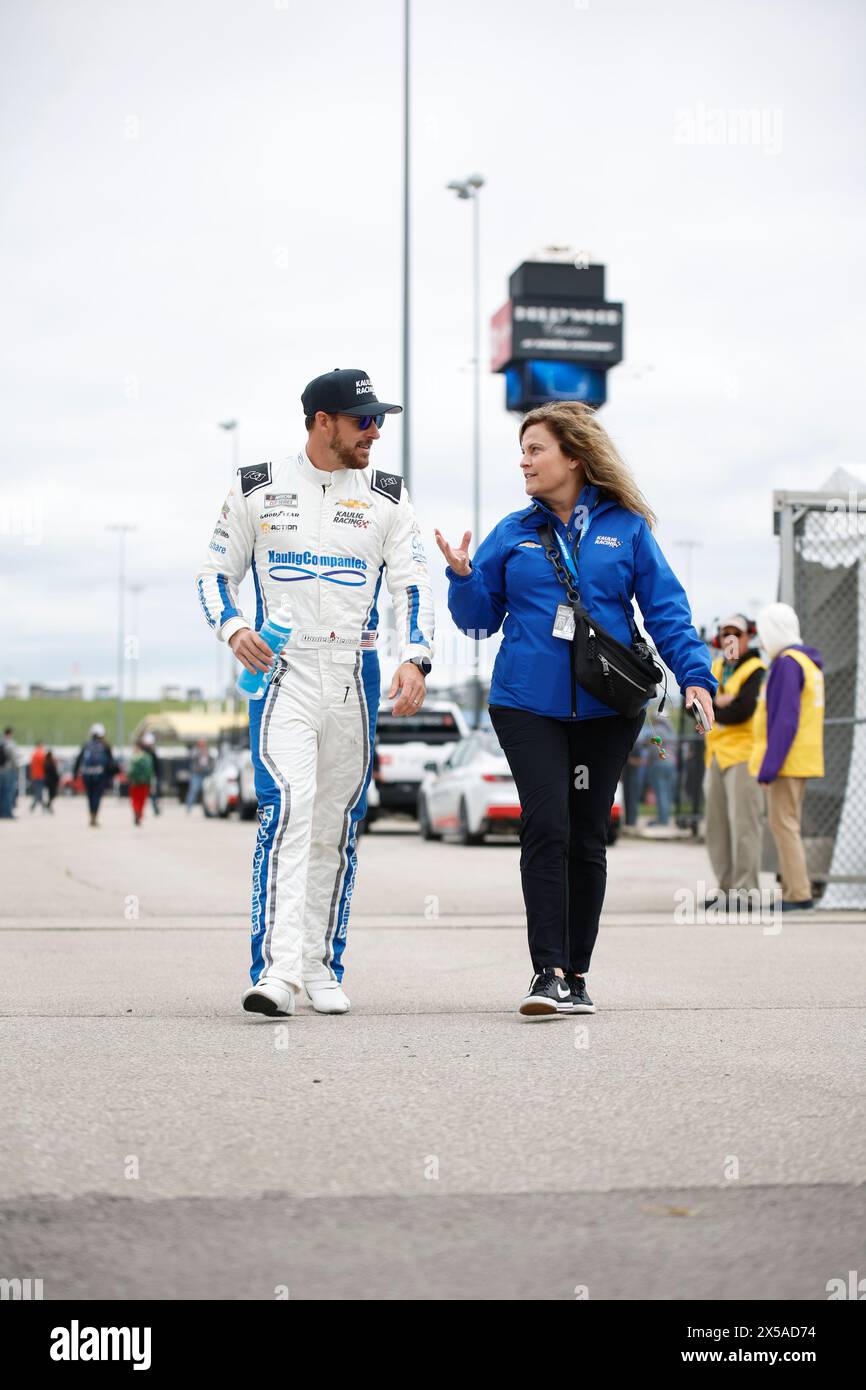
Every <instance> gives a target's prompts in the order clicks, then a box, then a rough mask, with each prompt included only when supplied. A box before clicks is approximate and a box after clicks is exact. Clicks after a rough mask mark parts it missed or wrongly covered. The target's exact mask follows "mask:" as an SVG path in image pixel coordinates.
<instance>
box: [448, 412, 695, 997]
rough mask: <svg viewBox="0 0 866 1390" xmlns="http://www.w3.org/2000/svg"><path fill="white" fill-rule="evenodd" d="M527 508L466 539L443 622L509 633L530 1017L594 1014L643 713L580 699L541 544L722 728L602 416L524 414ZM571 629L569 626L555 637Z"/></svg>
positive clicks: (599, 612)
mask: <svg viewBox="0 0 866 1390" xmlns="http://www.w3.org/2000/svg"><path fill="white" fill-rule="evenodd" d="M520 442H521V446H522V450H523V457H522V458H521V461H520V467H521V470H522V472H523V477H524V483H525V487H526V493H527V496H528V497H529V498H530V505H529V506H528V507H524V508H523V510H522V511H518V512H512V513H511V514H510V515H509V516H506V517H505V518H504V519H503V520H502V521H500V522H499V524H498V525H497V526H495V527H494V529H493V530H492V531H491V533H490V535H489V536H488V537H487V538H486V540H485V541H483V542H482V544H481V545H480V546H479V548H478V550H477V552H476V554H475V556H474V559H473V560H472V561H470V559H469V549H468V547H469V541H470V539H471V533H470V532H468V531H467V532H466V534H465V535H464V537H463V540H462V542H461V544H460V546H459V547H458V548H457V549H452V548H451V546H450V545H449V544H448V542H447V541H446V540H445V539H444V537H443V536H442V535H441V533H440V532H439V531H437V532H436V541H437V544H438V545H439V549H440V550H441V551H442V553H443V555H444V556H445V558H446V559H447V561H448V568H447V570H446V573H447V575H448V579H449V593H448V607H449V608H450V610H451V616H452V617H453V619H454V621H455V623H456V624H457V626H458V627H459V628H460V629H461V631H462V632H465V633H467V634H468V635H469V636H474V637H487V636H490V635H491V634H492V633H494V632H498V631H499V629H500V628H502V629H503V642H502V645H501V647H500V649H499V652H498V653H497V656H496V663H495V666H494V668H493V680H492V682H491V687H490V718H491V720H492V723H493V727H494V729H495V730H496V734H497V737H498V738H499V742H500V743H501V745H502V748H503V750H504V752H505V755H506V757H507V759H508V762H509V765H510V767H511V771H512V773H513V775H514V780H515V783H516V785H517V791H518V794H519V796H520V804H521V807H522V818H521V832H520V847H521V854H520V873H521V880H522V884H523V898H524V902H525V904H526V917H527V926H528V930H529V952H530V955H531V957H532V967H533V971H534V974H533V978H532V982H531V984H530V987H529V992H528V994H527V995H526V997H525V998H524V999H523V1001H522V1003H521V1005H520V1012H521V1013H523V1014H554V1013H594V1012H595V1006H594V1005H593V1003H592V1000H591V999H590V997H589V995H588V994H587V992H586V981H585V975H586V972H587V971H588V969H589V963H590V958H591V956H592V949H593V946H594V945H595V939H596V937H597V935H598V921H599V917H600V915H601V908H602V903H603V902H604V893H605V886H606V881H607V827H608V818H609V815H610V808H611V805H612V802H613V798H614V794H615V792H616V785H617V782H618V781H619V777H620V773H621V772H622V769H623V765H624V764H625V761H626V758H627V757H628V755H629V752H630V751H631V748H632V746H633V744H634V742H635V740H636V738H637V736H638V733H639V732H640V729H641V726H642V724H643V721H644V718H645V716H646V708H644V709H643V710H642V711H641V712H640V713H639V714H638V715H637V716H636V717H635V718H632V719H630V718H626V717H625V716H624V715H621V714H619V713H618V712H617V711H616V710H613V709H611V708H610V706H608V705H605V704H602V702H601V701H600V700H598V699H596V698H595V697H594V696H592V695H590V694H589V693H588V692H587V691H585V690H584V689H583V688H582V687H581V686H580V685H578V684H576V682H575V679H574V674H573V666H572V660H571V646H570V642H569V640H568V639H567V638H566V639H565V640H563V638H562V637H561V636H555V635H554V631H553V629H554V621H555V619H556V617H557V610H558V608H559V606H560V605H561V604H564V603H566V602H567V600H566V594H565V590H564V588H563V587H562V585H561V583H560V581H559V580H558V579H557V576H556V573H555V571H554V568H553V566H552V565H551V563H550V561H549V559H548V557H547V554H546V552H545V549H544V547H543V545H542V543H541V540H540V539H539V535H538V531H539V528H540V527H542V526H544V525H545V523H549V524H550V525H551V526H552V528H553V530H554V532H555V534H556V535H557V537H558V539H559V542H560V549H561V550H562V551H563V558H564V559H565V561H566V563H567V564H568V565H569V568H570V569H571V570H572V578H573V579H576V580H577V582H576V584H575V587H576V588H577V590H578V591H579V593H580V597H581V600H582V602H583V605H584V607H585V608H586V609H587V611H588V612H589V613H590V615H591V616H592V617H594V618H595V619H596V620H597V621H598V623H599V624H600V625H601V626H602V627H605V628H607V630H608V632H610V633H611V634H612V635H613V636H614V637H616V638H618V639H619V640H620V641H621V642H623V643H624V644H625V645H626V646H630V645H631V637H630V632H629V625H628V620H627V618H626V609H625V606H624V605H627V608H628V611H629V612H632V605H631V600H632V598H633V597H636V598H637V601H638V604H639V605H640V610H641V614H642V615H643V619H644V622H645V624H646V627H647V629H648V631H649V633H650V635H651V636H652V638H653V640H654V642H655V644H656V647H657V649H658V651H659V653H660V655H661V656H662V658H663V659H664V661H665V662H666V663H667V665H668V666H669V667H670V669H671V670H672V671H673V672H674V675H675V676H676V679H677V682H678V683H679V685H680V688H681V690H682V692H683V695H684V696H685V700H686V703H687V704H691V703H692V702H693V701H694V700H697V701H698V702H699V703H700V704H701V705H702V707H703V709H704V712H705V713H706V716H707V720H708V722H709V723H710V725H711V724H712V722H713V707H712V695H713V694H714V693H715V690H716V685H717V682H716V680H715V678H714V677H713V675H712V672H711V667H710V658H709V654H708V652H707V649H706V646H705V645H704V643H703V642H702V641H701V639H700V638H699V637H698V634H697V633H696V631H695V629H694V627H693V625H692V618H691V611H690V609H689V603H688V599H687V598H686V594H685V591H684V589H683V587H682V585H681V584H680V582H679V580H678V579H677V577H676V575H675V574H674V572H673V570H672V569H671V567H670V565H669V564H668V563H667V561H666V559H665V557H664V555H663V554H662V552H661V550H660V549H659V546H658V544H657V542H656V540H655V538H654V536H653V534H652V527H653V525H654V523H655V517H654V515H653V513H652V511H651V510H650V508H649V506H648V504H647V502H646V500H645V499H644V497H643V496H642V494H641V493H640V491H639V490H638V487H637V485H636V484H635V481H634V479H633V478H632V476H631V473H630V472H629V470H628V468H627V466H626V464H625V463H624V462H623V460H622V459H621V458H620V456H619V454H618V452H617V450H616V448H615V446H614V444H613V441H612V440H611V439H610V437H609V436H608V434H607V433H606V431H605V430H604V428H603V426H602V425H601V424H600V422H599V420H598V417H597V415H596V414H595V413H594V411H592V410H591V409H590V408H589V407H588V406H584V405H581V404H580V403H579V402H576V401H554V402H551V403H550V404H548V405H544V406H541V407H540V408H539V409H537V410H533V411H530V413H529V414H528V415H527V416H526V417H525V418H524V420H523V422H522V424H521V426H520ZM557 626H558V629H559V630H560V631H561V630H562V624H558V625H557Z"/></svg>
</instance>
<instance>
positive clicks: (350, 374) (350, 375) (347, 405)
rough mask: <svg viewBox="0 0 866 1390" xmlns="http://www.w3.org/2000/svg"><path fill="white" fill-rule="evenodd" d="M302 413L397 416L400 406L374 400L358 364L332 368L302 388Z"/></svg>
mask: <svg viewBox="0 0 866 1390" xmlns="http://www.w3.org/2000/svg"><path fill="white" fill-rule="evenodd" d="M301 405H302V406H303V407H304V415H305V416H309V415H315V413H316V411H317V410H324V411H325V413H326V414H327V415H399V414H400V412H401V411H402V409H403V407H402V405H387V404H386V403H385V402H384V401H379V400H377V399H376V392H375V390H374V388H373V383H372V381H371V380H370V378H369V377H368V376H367V373H366V372H362V371H361V370H360V368H358V367H343V368H340V367H335V368H334V370H333V371H332V372H325V374H324V376H317V377H315V378H314V379H313V381H311V382H310V383H309V385H307V386H305V387H304V392H303V395H302V396H301Z"/></svg>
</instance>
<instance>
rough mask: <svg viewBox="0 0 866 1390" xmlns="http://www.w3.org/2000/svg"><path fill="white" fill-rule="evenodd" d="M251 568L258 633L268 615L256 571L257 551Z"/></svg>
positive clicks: (252, 558)
mask: <svg viewBox="0 0 866 1390" xmlns="http://www.w3.org/2000/svg"><path fill="white" fill-rule="evenodd" d="M250 567H251V569H252V572H253V584H254V585H255V590H256V632H258V631H259V630H260V629H261V626H262V623H263V622H264V620H265V618H266V617H267V616H268V615H267V613H266V612H265V609H264V601H263V599H262V586H261V584H260V582H259V572H258V570H257V569H256V554H255V551H253V554H252V557H251V559H250Z"/></svg>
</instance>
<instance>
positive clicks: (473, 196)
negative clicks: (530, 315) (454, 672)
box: [448, 174, 484, 729]
mask: <svg viewBox="0 0 866 1390" xmlns="http://www.w3.org/2000/svg"><path fill="white" fill-rule="evenodd" d="M483 187H484V178H483V176H482V175H481V174H470V175H469V177H468V178H466V179H452V180H451V182H450V183H449V185H448V188H449V190H450V191H451V192H452V193H456V194H457V197H458V198H462V199H467V198H468V199H469V200H470V201H471V203H472V364H473V382H472V536H473V539H474V541H475V546H476V549H477V547H478V545H479V544H480V542H481V236H480V230H479V216H478V193H479V190H480V189H482V188H483ZM472 683H473V687H474V689H473V706H474V709H475V727H476V729H477V728H479V727H480V725H481V648H480V645H479V643H478V641H477V639H476V642H475V652H474V655H473V659H472Z"/></svg>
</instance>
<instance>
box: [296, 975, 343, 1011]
mask: <svg viewBox="0 0 866 1390" xmlns="http://www.w3.org/2000/svg"><path fill="white" fill-rule="evenodd" d="M304 989H305V990H306V991H307V997H308V998H309V1001H310V1003H311V1004H312V1006H313V1008H314V1009H315V1010H316V1013H318V1014H347V1013H348V1012H349V1000H348V997H347V996H346V995H345V994H344V993H343V991H342V989H341V988H340V984H339V981H337V980H309V981H308V982H307V983H306V984H305V985H304Z"/></svg>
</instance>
